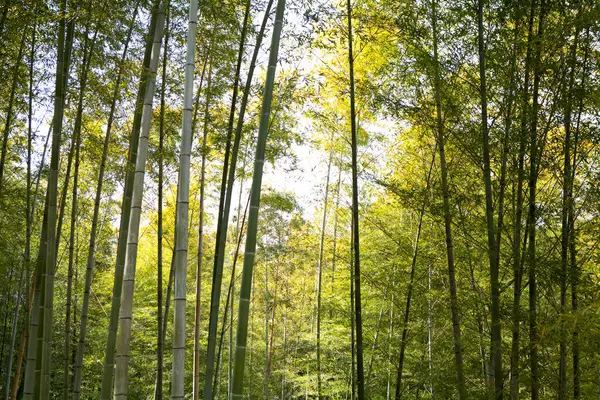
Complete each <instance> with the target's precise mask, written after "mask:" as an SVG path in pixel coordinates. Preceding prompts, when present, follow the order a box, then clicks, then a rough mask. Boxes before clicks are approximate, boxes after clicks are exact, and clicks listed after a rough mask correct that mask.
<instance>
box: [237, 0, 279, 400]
mask: <svg viewBox="0 0 600 400" xmlns="http://www.w3.org/2000/svg"><path fill="white" fill-rule="evenodd" d="M284 10H285V0H277V11H276V14H275V25H274V28H273V37H272V40H271V50H270V54H269V66H268V69H267V77H266V81H265V90H264V95H263V103H262V108H261V113H260V124H259V130H258V141H257V144H256V155H255V157H254V174H253V176H252V189H251V191H250V193H251V198H250V211H249V213H248V229H247V234H246V249H245V254H244V268H243V271H242V282H241V289H240V301H239V306H238V329H237V334H236V346H235V361H234V366H233V370H234V373H233V382H232V390H231V397H232V399H234V400H241V399H242V395H243V380H244V364H245V358H246V340H247V336H248V315H249V309H250V294H251V293H250V292H251V285H252V268H253V266H254V255H255V252H256V232H257V228H258V209H259V205H260V189H261V184H262V172H263V165H264V162H265V160H264V159H265V148H266V144H267V136H268V131H269V122H270V121H269V120H270V113H271V103H272V100H273V87H274V85H275V69H276V67H277V56H278V53H279V39H280V36H281V29H282V25H283V14H284Z"/></svg>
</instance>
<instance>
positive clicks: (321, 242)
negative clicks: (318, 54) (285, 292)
mask: <svg viewBox="0 0 600 400" xmlns="http://www.w3.org/2000/svg"><path fill="white" fill-rule="evenodd" d="M332 161H333V134H332V135H331V149H330V150H329V161H328V163H327V179H326V181H325V195H324V197H323V218H322V219H321V235H320V239H319V260H318V264H317V276H318V277H317V397H318V398H319V399H320V398H321V291H322V289H321V288H322V286H323V253H324V250H325V228H326V226H327V201H328V199H329V177H330V175H331V163H332Z"/></svg>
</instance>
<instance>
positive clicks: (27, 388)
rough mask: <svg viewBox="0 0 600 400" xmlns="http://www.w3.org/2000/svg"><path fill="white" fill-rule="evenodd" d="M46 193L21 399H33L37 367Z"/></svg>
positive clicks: (46, 205)
mask: <svg viewBox="0 0 600 400" xmlns="http://www.w3.org/2000/svg"><path fill="white" fill-rule="evenodd" d="M47 232H48V193H46V200H45V204H44V216H43V220H42V230H41V233H40V244H39V249H38V256H37V260H36V271H35V278H34V284H33V285H32V291H33V292H34V297H33V302H32V303H31V306H30V314H31V318H30V325H29V330H28V331H29V332H28V334H29V339H28V345H27V360H26V365H25V382H24V386H23V399H33V397H34V390H35V380H36V367H37V353H38V352H37V348H38V337H39V322H40V314H41V310H40V305H41V298H42V287H43V286H44V275H43V270H44V265H45V258H46V249H47V246H46V241H47V240H48V235H47ZM36 278H37V279H36Z"/></svg>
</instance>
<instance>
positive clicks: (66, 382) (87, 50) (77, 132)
mask: <svg viewBox="0 0 600 400" xmlns="http://www.w3.org/2000/svg"><path fill="white" fill-rule="evenodd" d="M87 31H88V29H87V28H86V32H85V35H84V36H85V40H84V50H83V59H82V71H81V79H80V84H79V100H78V104H77V114H76V117H75V126H74V128H73V135H74V138H73V140H74V143H75V169H74V174H73V192H72V195H71V197H72V198H71V201H72V203H71V226H70V236H69V267H68V276H67V294H66V301H67V306H66V309H67V310H66V317H65V365H64V369H63V375H64V376H63V399H65V400H67V399H68V397H69V392H70V389H71V388H70V384H71V379H70V365H69V364H70V362H69V361H70V359H71V297H72V292H73V270H74V268H76V266H75V264H74V255H75V229H76V223H77V212H78V210H77V191H78V180H79V164H80V161H81V160H80V157H79V153H80V149H81V126H82V123H83V121H82V119H83V100H84V96H85V89H86V86H87V73H88V70H89V65H90V60H91V58H92V54H93V51H94V45H95V43H96V36H97V34H98V28H96V31H95V33H94V37H93V38H92V39H91V42H90V39H89V38H88V32H87ZM88 46H89V47H88Z"/></svg>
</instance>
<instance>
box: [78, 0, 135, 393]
mask: <svg viewBox="0 0 600 400" xmlns="http://www.w3.org/2000/svg"><path fill="white" fill-rule="evenodd" d="M136 17H137V5H136V8H135V10H134V12H133V17H132V19H131V23H130V25H129V29H128V32H127V39H126V40H125V43H124V48H123V53H122V55H121V59H120V61H119V65H118V73H117V80H116V82H115V87H114V90H113V93H112V101H111V105H110V111H109V114H108V121H107V124H106V133H105V135H104V143H103V147H102V156H101V160H100V168H99V171H98V184H97V186H96V195H95V197H94V210H93V214H92V225H91V230H90V239H89V245H88V255H87V264H86V265H87V266H86V273H85V287H84V291H83V304H82V307H81V317H80V327H79V339H78V341H77V352H76V355H75V362H74V374H73V400H79V398H80V397H81V380H82V375H83V354H84V351H85V340H86V334H87V320H88V309H89V303H90V294H91V286H92V278H93V273H94V267H95V264H96V260H95V251H96V238H97V231H98V219H99V216H100V202H101V200H102V185H103V183H104V171H105V168H106V160H107V158H108V147H109V145H110V137H111V132H112V126H113V121H114V114H115V110H116V106H117V102H118V99H119V90H120V87H121V80H122V78H123V73H124V66H125V60H126V57H127V49H128V47H129V42H130V40H131V34H132V31H133V26H134V23H135V19H136Z"/></svg>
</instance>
